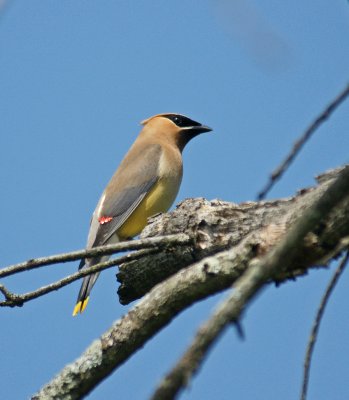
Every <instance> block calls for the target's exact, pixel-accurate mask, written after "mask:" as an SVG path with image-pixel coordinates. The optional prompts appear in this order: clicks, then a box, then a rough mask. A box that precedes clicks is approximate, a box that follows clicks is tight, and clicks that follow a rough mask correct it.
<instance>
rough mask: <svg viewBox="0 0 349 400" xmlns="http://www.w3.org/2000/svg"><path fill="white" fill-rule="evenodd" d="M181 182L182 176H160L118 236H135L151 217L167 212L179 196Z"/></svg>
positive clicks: (121, 228) (120, 229) (119, 230)
mask: <svg viewBox="0 0 349 400" xmlns="http://www.w3.org/2000/svg"><path fill="white" fill-rule="evenodd" d="M180 183H181V176H180V177H177V178H176V177H171V176H169V177H163V178H160V179H159V180H158V181H157V183H156V184H155V185H154V186H153V188H152V189H151V190H150V191H149V193H148V194H147V195H146V196H145V197H144V199H143V200H142V201H141V203H140V204H139V206H138V207H137V208H136V209H135V210H134V212H133V213H132V214H131V215H130V216H129V218H128V219H127V221H125V223H124V224H123V225H122V226H121V227H120V228H119V229H118V231H117V234H118V236H119V237H120V238H125V239H126V238H131V237H134V236H136V235H138V234H139V233H140V232H141V231H142V230H143V228H144V227H145V226H146V224H147V219H148V218H149V217H151V216H152V215H155V214H158V213H161V212H166V211H167V210H168V209H169V208H170V207H171V205H172V204H173V202H174V200H175V198H176V196H177V193H178V189H179V185H180Z"/></svg>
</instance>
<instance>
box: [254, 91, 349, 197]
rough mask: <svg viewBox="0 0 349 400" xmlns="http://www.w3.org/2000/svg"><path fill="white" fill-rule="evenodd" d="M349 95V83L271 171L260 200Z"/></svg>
mask: <svg viewBox="0 0 349 400" xmlns="http://www.w3.org/2000/svg"><path fill="white" fill-rule="evenodd" d="M348 95H349V85H347V87H346V88H345V89H344V90H343V91H342V92H341V93H340V94H339V95H338V96H337V97H336V98H335V99H334V100H333V101H332V102H331V103H330V104H329V105H328V106H327V107H326V109H325V110H324V111H323V112H322V113H321V114H320V115H319V116H318V117H317V118H316V119H315V120H314V121H313V122H312V124H311V125H310V126H309V127H308V128H307V129H306V131H305V132H304V133H303V135H302V136H301V137H300V138H299V139H298V140H297V141H296V142H295V143H294V145H293V147H292V149H291V151H290V153H289V154H288V155H287V157H286V158H285V159H284V161H283V162H282V163H281V164H280V165H279V166H278V167H277V168H276V169H275V170H274V171H273V172H272V173H271V175H270V177H269V181H268V182H267V183H266V185H265V186H264V188H263V189H262V190H261V191H260V192H259V193H258V195H257V199H258V200H262V199H264V198H265V196H266V195H267V194H268V192H269V191H270V189H271V188H272V187H273V186H274V184H275V183H276V182H277V181H278V180H279V179H280V178H281V176H282V175H283V174H284V173H285V172H286V170H287V168H288V167H289V166H290V164H291V163H292V161H293V160H294V159H295V157H296V156H297V154H298V153H299V152H300V150H301V149H302V147H303V146H304V144H305V143H306V142H307V140H308V139H309V138H310V137H311V135H312V134H313V133H314V132H315V131H316V129H318V128H319V126H320V125H322V124H323V123H324V122H325V121H326V120H327V119H328V118H329V117H330V116H331V114H332V113H333V111H334V110H335V109H336V108H337V107H338V106H339V105H340V104H341V103H342V102H343V101H344V100H345V99H346V98H347V97H348Z"/></svg>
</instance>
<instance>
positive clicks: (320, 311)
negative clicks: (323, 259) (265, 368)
mask: <svg viewBox="0 0 349 400" xmlns="http://www.w3.org/2000/svg"><path fill="white" fill-rule="evenodd" d="M348 260H349V251H347V253H346V254H345V256H344V257H343V260H342V261H341V263H340V264H339V266H338V268H337V269H336V271H335V273H334V274H333V277H332V278H331V280H330V282H329V284H328V286H327V289H326V291H325V293H324V295H323V297H322V299H321V302H320V306H319V309H318V312H317V313H316V317H315V320H314V324H313V326H312V328H311V333H310V336H309V341H308V345H307V351H306V354H305V360H304V371H303V384H302V391H301V396H300V398H301V400H306V398H307V391H308V383H309V374H310V364H311V358H312V355H313V351H314V347H315V343H316V340H317V337H318V334H319V329H320V323H321V320H322V317H323V315H324V312H325V308H326V306H327V303H328V301H329V299H330V296H331V294H332V292H333V290H334V288H335V286H336V284H337V282H338V280H339V278H340V277H341V275H342V273H343V271H344V269H345V267H346V265H347V263H348Z"/></svg>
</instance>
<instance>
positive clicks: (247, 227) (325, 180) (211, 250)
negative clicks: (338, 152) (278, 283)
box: [117, 168, 349, 304]
mask: <svg viewBox="0 0 349 400" xmlns="http://www.w3.org/2000/svg"><path fill="white" fill-rule="evenodd" d="M341 170H342V168H338V169H336V170H333V171H330V172H328V173H326V174H324V175H321V176H320V177H318V181H319V183H318V185H317V186H316V187H314V188H308V189H303V190H301V191H299V192H298V193H297V195H296V196H294V197H291V198H289V199H282V200H273V201H263V202H259V203H256V202H248V203H242V204H240V205H238V204H234V203H228V202H224V201H220V200H213V201H207V200H204V199H189V200H186V201H184V202H182V203H181V204H180V206H179V207H178V208H177V209H176V210H174V211H173V212H171V213H169V214H164V215H161V216H160V217H157V218H155V219H152V220H151V221H150V224H149V225H148V226H147V227H146V229H145V230H144V231H143V233H142V237H149V236H157V235H160V236H162V235H168V234H173V233H177V232H178V233H179V232H183V233H185V234H187V235H188V236H190V237H191V238H192V240H193V242H192V244H191V245H188V246H182V247H181V248H180V249H176V248H171V251H163V252H161V253H159V254H156V255H152V256H150V257H144V258H142V260H139V261H137V262H129V263H125V264H122V265H120V268H119V273H118V275H117V279H118V281H119V282H121V286H120V288H119V290H118V294H119V298H120V302H121V303H122V304H127V303H129V302H131V301H133V300H135V299H137V298H139V297H141V296H143V295H144V294H145V293H147V292H148V291H149V290H150V289H151V288H152V287H154V286H155V285H156V284H158V283H159V282H161V281H162V280H164V279H166V278H167V277H169V276H171V275H173V274H174V273H176V272H177V271H178V270H180V269H181V268H185V267H187V266H188V265H191V264H193V263H194V262H196V261H199V260H201V259H203V258H204V257H207V256H209V255H212V254H216V253H217V252H219V251H224V250H227V249H229V248H231V247H232V246H235V245H236V244H238V243H240V242H241V241H242V240H243V239H244V238H246V237H247V236H248V235H250V234H251V233H252V232H257V231H263V232H264V234H263V236H262V237H261V238H260V242H256V243H255V245H256V246H257V247H258V248H260V249H263V248H264V247H265V246H267V247H268V245H273V244H275V243H276V242H278V241H279V240H280V239H281V238H282V236H283V235H284V233H285V232H286V231H287V230H288V229H289V227H290V226H292V224H293V223H294V221H295V220H296V219H297V218H298V217H299V215H301V214H302V213H303V212H304V210H306V209H307V208H308V207H309V206H310V205H311V204H313V203H314V201H316V200H317V199H318V198H320V197H321V196H322V195H323V193H324V192H325V191H326V189H327V188H328V186H329V185H330V184H331V182H332V181H333V179H335V178H336V177H337V176H338V174H339V173H340V172H341ZM346 236H349V199H347V200H346V202H344V203H343V204H342V205H341V207H338V208H337V209H336V210H334V211H333V213H332V214H331V215H330V216H329V217H328V218H327V220H326V221H324V222H323V224H322V226H321V227H320V228H319V229H318V230H317V231H316V232H313V234H312V235H311V236H309V238H308V247H307V249H305V251H304V254H302V256H301V257H299V259H298V260H297V265H296V266H298V270H297V269H296V268H293V269H292V271H291V274H290V276H289V277H292V276H294V275H297V274H302V273H305V272H306V270H307V267H308V266H309V265H314V264H315V262H317V263H318V264H319V263H320V264H326V262H327V261H328V259H330V258H331V257H332V256H333V253H338V249H337V246H338V245H339V244H340V242H341V240H342V239H343V238H344V237H346ZM340 245H341V244H340ZM330 250H331V251H332V253H331V251H330ZM283 278H284V276H282V277H280V279H283Z"/></svg>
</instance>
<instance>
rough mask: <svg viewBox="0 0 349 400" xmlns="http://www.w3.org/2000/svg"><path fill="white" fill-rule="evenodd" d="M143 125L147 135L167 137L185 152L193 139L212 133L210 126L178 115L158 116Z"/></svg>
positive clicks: (143, 122) (147, 120)
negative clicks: (186, 146) (202, 134)
mask: <svg viewBox="0 0 349 400" xmlns="http://www.w3.org/2000/svg"><path fill="white" fill-rule="evenodd" d="M141 124H142V125H144V129H143V131H144V132H145V133H146V134H147V135H154V136H157V137H159V136H162V137H166V138H167V139H168V140H170V141H174V142H175V143H176V144H177V145H178V147H179V148H180V150H183V148H184V146H185V145H186V144H187V143H188V142H189V141H190V140H191V139H192V138H193V137H195V136H197V135H199V134H200V133H204V132H210V131H212V129H211V128H209V127H208V126H206V125H202V124H200V123H199V122H196V121H194V120H192V119H190V118H188V117H186V116H185V115H182V114H176V113H165V114H157V115H154V116H153V117H150V118H148V119H146V120H144V121H142V122H141Z"/></svg>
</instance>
